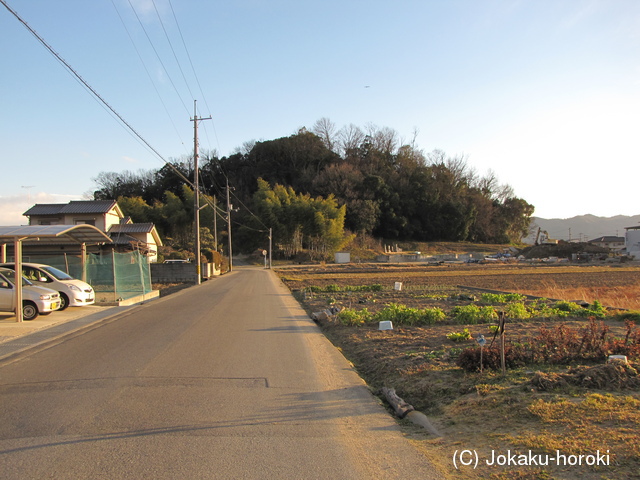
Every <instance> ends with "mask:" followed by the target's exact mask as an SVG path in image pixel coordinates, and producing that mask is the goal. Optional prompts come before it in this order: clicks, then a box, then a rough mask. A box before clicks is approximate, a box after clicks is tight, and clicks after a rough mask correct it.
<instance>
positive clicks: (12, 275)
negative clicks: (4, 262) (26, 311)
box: [2, 270, 33, 286]
mask: <svg viewBox="0 0 640 480" xmlns="http://www.w3.org/2000/svg"><path fill="white" fill-rule="evenodd" d="M2 276H3V277H4V278H6V279H7V280H8V281H9V283H11V285H13V284H14V283H15V282H14V280H15V278H16V274H15V270H5V271H4V272H3V275H2ZM22 285H23V286H24V285H33V283H31V282H30V281H29V280H28V279H27V278H26V277H22Z"/></svg>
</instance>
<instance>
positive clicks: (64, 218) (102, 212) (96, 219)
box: [23, 200, 124, 232]
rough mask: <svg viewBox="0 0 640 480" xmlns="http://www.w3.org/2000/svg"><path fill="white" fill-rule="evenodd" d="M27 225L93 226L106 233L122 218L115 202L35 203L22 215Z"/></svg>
mask: <svg viewBox="0 0 640 480" xmlns="http://www.w3.org/2000/svg"><path fill="white" fill-rule="evenodd" d="M23 215H24V216H25V217H29V225H82V224H86V225H93V226H94V227H98V228H99V229H100V230H102V231H103V232H108V231H109V228H110V227H111V226H112V225H115V224H118V223H120V220H122V218H123V217H124V215H123V214H122V210H120V207H118V204H117V202H116V201H115V200H86V201H85V200H74V201H71V202H69V203H37V204H35V205H34V206H33V207H31V208H30V209H29V210H27V211H26V212H24V213H23Z"/></svg>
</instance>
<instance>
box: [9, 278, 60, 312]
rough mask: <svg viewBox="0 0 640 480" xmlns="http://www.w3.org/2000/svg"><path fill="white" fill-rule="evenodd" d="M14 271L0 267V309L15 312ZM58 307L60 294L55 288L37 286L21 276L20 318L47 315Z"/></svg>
mask: <svg viewBox="0 0 640 480" xmlns="http://www.w3.org/2000/svg"><path fill="white" fill-rule="evenodd" d="M14 280H15V272H14V271H13V270H10V269H8V268H0V311H1V312H15V303H16V288H15V285H14ZM59 308H60V294H59V293H58V292H56V291H55V290H51V289H49V288H45V287H38V286H36V285H34V284H33V283H31V282H30V281H29V280H27V279H26V278H24V277H22V318H23V319H24V320H33V319H34V318H36V317H37V316H38V315H39V314H41V315H48V314H49V313H51V312H54V311H56V310H58V309H59Z"/></svg>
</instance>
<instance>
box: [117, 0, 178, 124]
mask: <svg viewBox="0 0 640 480" xmlns="http://www.w3.org/2000/svg"><path fill="white" fill-rule="evenodd" d="M127 1H128V2H129V6H130V7H131V10H133V13H134V15H135V16H136V18H137V19H138V23H139V24H140V27H141V28H142V31H143V32H144V34H145V36H146V37H147V40H148V41H149V45H151V48H152V49H153V51H154V53H155V54H156V58H157V59H158V61H159V62H160V65H162V69H163V70H164V73H166V74H167V78H168V79H169V83H171V86H172V87H173V90H174V91H175V92H176V95H177V96H178V98H179V99H180V102H181V103H182V106H183V107H184V109H185V111H186V112H187V115H190V113H189V109H188V108H187V104H186V103H185V102H184V100H183V99H182V96H181V95H180V92H178V88H177V87H176V84H175V83H173V79H172V78H171V75H169V71H168V70H167V67H165V65H164V62H163V61H162V59H161V58H160V54H159V53H158V50H156V47H155V45H154V44H153V41H152V40H151V37H150V36H149V33H148V32H147V29H146V28H144V24H143V23H142V20H140V17H139V16H138V12H137V11H136V9H135V8H134V6H133V4H132V3H131V0H127Z"/></svg>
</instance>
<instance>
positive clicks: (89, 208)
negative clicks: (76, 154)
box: [23, 200, 162, 262]
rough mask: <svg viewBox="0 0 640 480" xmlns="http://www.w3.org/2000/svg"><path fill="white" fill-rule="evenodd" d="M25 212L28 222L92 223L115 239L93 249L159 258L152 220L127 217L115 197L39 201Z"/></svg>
mask: <svg viewBox="0 0 640 480" xmlns="http://www.w3.org/2000/svg"><path fill="white" fill-rule="evenodd" d="M23 215H25V216H26V217H29V225H93V226H95V227H97V228H99V229H100V230H102V231H103V232H105V233H106V234H107V235H108V236H109V237H110V238H111V240H112V243H110V244H108V243H105V244H102V245H93V246H90V247H88V248H89V249H90V250H89V251H91V252H92V253H106V252H108V251H115V252H119V253H122V252H129V251H139V252H140V253H142V254H143V255H145V256H147V257H148V259H149V261H150V262H154V261H156V260H157V252H158V247H159V246H161V245H162V240H161V239H160V236H159V235H158V232H157V230H156V228H155V226H154V225H153V224H152V223H140V224H135V223H133V222H132V221H131V218H129V217H127V218H125V217H124V215H123V213H122V210H121V209H120V207H119V206H118V203H117V202H116V201H115V200H74V201H71V202H69V203H46V204H36V205H34V206H33V207H31V208H30V209H29V210H27V211H26V212H24V214H23ZM30 248H31V249H33V250H34V251H33V252H32V253H34V254H36V253H39V254H45V253H48V254H51V253H53V252H51V251H50V250H51V248H48V246H47V245H46V244H38V245H35V244H34V245H33V246H30ZM55 248H56V252H57V253H72V252H73V251H74V250H75V249H77V246H76V245H69V246H59V245H57V246H56V247H55ZM35 249H37V250H38V251H35ZM61 250H62V251H63V252H61ZM25 253H26V252H25Z"/></svg>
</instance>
